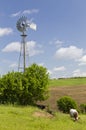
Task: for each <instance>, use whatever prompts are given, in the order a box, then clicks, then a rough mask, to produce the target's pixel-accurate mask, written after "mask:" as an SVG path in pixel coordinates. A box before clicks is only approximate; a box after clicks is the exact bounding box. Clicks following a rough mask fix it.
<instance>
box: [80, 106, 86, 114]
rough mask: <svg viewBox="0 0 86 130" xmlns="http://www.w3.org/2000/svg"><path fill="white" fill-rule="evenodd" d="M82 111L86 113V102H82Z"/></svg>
mask: <svg viewBox="0 0 86 130" xmlns="http://www.w3.org/2000/svg"><path fill="white" fill-rule="evenodd" d="M80 112H81V113H86V104H80Z"/></svg>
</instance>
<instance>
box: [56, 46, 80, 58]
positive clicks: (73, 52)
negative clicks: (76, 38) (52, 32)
mask: <svg viewBox="0 0 86 130" xmlns="http://www.w3.org/2000/svg"><path fill="white" fill-rule="evenodd" d="M82 55H83V49H80V48H77V47H76V46H69V47H65V48H60V49H58V50H57V51H56V54H55V57H56V58H58V59H74V60H77V59H79V58H81V57H82Z"/></svg>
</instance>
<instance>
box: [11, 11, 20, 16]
mask: <svg viewBox="0 0 86 130" xmlns="http://www.w3.org/2000/svg"><path fill="white" fill-rule="evenodd" d="M20 14H21V11H19V12H16V13H14V14H11V17H16V16H19V15H20Z"/></svg>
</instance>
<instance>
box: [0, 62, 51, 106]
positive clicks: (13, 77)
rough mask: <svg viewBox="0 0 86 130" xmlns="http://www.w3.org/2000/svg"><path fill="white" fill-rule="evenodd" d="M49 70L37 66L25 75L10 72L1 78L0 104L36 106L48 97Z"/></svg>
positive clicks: (30, 68)
mask: <svg viewBox="0 0 86 130" xmlns="http://www.w3.org/2000/svg"><path fill="white" fill-rule="evenodd" d="M48 79H49V75H48V73H47V69H46V68H44V67H42V66H38V65H36V64H33V65H31V66H30V67H28V68H26V70H25V72H24V73H21V72H10V73H8V74H6V75H4V76H2V78H0V103H10V104H14V103H18V104H21V105H28V104H34V103H36V102H37V101H38V100H39V101H41V100H45V99H46V98H47V97H48V87H47V84H48Z"/></svg>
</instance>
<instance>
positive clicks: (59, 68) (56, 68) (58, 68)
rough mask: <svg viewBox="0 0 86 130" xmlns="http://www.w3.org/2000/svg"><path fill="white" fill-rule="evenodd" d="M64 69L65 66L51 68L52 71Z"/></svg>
mask: <svg viewBox="0 0 86 130" xmlns="http://www.w3.org/2000/svg"><path fill="white" fill-rule="evenodd" d="M65 70H66V68H65V67H64V66H60V67H55V68H54V69H53V71H54V72H57V71H65Z"/></svg>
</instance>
